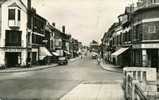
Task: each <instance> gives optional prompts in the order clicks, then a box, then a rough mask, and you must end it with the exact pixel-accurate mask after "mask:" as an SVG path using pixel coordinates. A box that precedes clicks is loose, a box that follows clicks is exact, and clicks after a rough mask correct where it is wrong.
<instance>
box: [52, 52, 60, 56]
mask: <svg viewBox="0 0 159 100" xmlns="http://www.w3.org/2000/svg"><path fill="white" fill-rule="evenodd" d="M52 54H53V55H54V56H60V54H59V53H57V52H52Z"/></svg>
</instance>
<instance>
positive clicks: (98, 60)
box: [97, 55, 101, 65]
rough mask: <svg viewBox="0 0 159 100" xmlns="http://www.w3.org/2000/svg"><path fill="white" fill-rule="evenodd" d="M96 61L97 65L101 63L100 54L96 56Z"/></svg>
mask: <svg viewBox="0 0 159 100" xmlns="http://www.w3.org/2000/svg"><path fill="white" fill-rule="evenodd" d="M97 63H98V65H100V63H101V57H100V55H98V56H97Z"/></svg>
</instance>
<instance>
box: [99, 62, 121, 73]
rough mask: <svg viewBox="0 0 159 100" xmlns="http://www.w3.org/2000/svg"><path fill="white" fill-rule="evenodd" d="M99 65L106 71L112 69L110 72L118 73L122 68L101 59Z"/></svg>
mask: <svg viewBox="0 0 159 100" xmlns="http://www.w3.org/2000/svg"><path fill="white" fill-rule="evenodd" d="M100 66H101V67H102V68H103V69H104V70H107V71H112V72H118V73H122V72H123V69H122V68H121V67H120V66H115V65H112V64H106V63H104V62H103V61H101V63H100Z"/></svg>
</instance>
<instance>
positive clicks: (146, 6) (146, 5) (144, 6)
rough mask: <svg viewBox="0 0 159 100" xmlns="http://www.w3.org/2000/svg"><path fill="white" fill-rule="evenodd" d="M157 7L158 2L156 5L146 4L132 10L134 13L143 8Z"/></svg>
mask: <svg viewBox="0 0 159 100" xmlns="http://www.w3.org/2000/svg"><path fill="white" fill-rule="evenodd" d="M156 6H159V2H156V3H147V4H143V5H141V6H137V7H135V8H134V11H137V10H140V9H145V8H153V7H156Z"/></svg>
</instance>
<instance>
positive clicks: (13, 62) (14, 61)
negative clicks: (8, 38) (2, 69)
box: [5, 53, 18, 67]
mask: <svg viewBox="0 0 159 100" xmlns="http://www.w3.org/2000/svg"><path fill="white" fill-rule="evenodd" d="M5 58H6V66H7V67H15V66H18V53H6V54H5Z"/></svg>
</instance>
